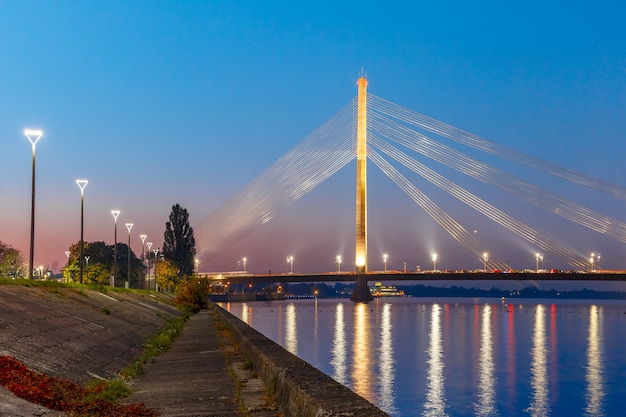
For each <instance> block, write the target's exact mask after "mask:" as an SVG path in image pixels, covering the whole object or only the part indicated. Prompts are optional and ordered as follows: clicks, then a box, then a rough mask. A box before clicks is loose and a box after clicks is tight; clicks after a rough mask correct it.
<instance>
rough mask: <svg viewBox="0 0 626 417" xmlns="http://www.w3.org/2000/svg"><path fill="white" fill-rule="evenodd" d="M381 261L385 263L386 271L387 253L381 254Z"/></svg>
mask: <svg viewBox="0 0 626 417" xmlns="http://www.w3.org/2000/svg"><path fill="white" fill-rule="evenodd" d="M383 263H384V264H385V272H387V254H384V255H383Z"/></svg>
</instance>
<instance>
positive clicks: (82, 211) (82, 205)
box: [76, 180, 89, 284]
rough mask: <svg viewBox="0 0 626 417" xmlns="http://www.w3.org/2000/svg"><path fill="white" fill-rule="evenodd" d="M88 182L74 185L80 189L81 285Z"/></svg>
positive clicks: (81, 281)
mask: <svg viewBox="0 0 626 417" xmlns="http://www.w3.org/2000/svg"><path fill="white" fill-rule="evenodd" d="M88 182H89V181H87V180H76V185H78V188H80V255H79V258H78V263H79V264H80V275H79V282H80V283H81V284H82V283H83V262H84V258H83V257H84V255H83V252H84V246H85V244H84V241H83V231H84V227H83V226H84V224H85V221H84V220H85V216H84V214H85V187H86V186H87V183H88Z"/></svg>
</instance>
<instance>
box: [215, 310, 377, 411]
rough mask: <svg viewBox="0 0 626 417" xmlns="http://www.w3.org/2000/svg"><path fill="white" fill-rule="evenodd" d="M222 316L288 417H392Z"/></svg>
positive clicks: (238, 322) (229, 316)
mask: <svg viewBox="0 0 626 417" xmlns="http://www.w3.org/2000/svg"><path fill="white" fill-rule="evenodd" d="M212 308H216V309H217V311H218V312H219V313H220V315H221V316H222V318H223V319H224V322H225V323H226V325H227V327H228V328H230V330H232V332H233V335H234V337H235V341H236V342H237V343H238V344H239V346H240V348H241V350H242V351H243V352H244V354H245V355H246V356H247V357H249V358H250V359H252V362H253V367H254V370H255V371H256V372H258V374H259V376H260V377H261V379H262V380H263V381H264V382H265V384H266V385H267V387H268V389H269V390H270V392H271V393H272V394H273V395H275V397H276V400H277V401H278V403H279V404H280V406H281V408H282V411H283V412H284V413H285V415H286V416H287V417H333V416H342V417H349V416H359V417H375V416H376V417H378V416H388V414H386V413H384V412H383V411H382V410H380V409H379V408H377V407H375V406H374V405H373V404H371V403H370V402H368V401H367V400H366V399H364V398H363V397H361V396H359V395H357V394H356V393H354V392H352V391H350V390H349V389H348V388H346V387H344V386H343V385H341V384H340V383H338V382H336V381H335V380H334V379H332V378H330V377H328V376H327V375H325V374H324V373H322V372H320V371H319V370H317V369H316V368H314V367H312V366H311V365H310V364H308V363H306V362H305V361H303V360H302V359H300V358H298V357H297V356H295V355H293V354H291V353H290V352H288V351H286V350H285V349H283V348H282V347H281V346H280V345H278V344H276V343H274V342H273V341H271V340H270V339H268V338H267V337H265V336H263V335H262V334H261V333H259V332H257V331H256V330H254V329H253V328H252V327H250V326H248V325H247V324H246V323H244V322H242V321H241V320H239V319H238V318H237V317H235V316H233V315H232V314H230V313H229V312H227V311H226V310H224V309H223V308H221V307H218V306H212Z"/></svg>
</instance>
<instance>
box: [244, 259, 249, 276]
mask: <svg viewBox="0 0 626 417" xmlns="http://www.w3.org/2000/svg"><path fill="white" fill-rule="evenodd" d="M247 262H248V258H243V273H244V274H247V268H246V263H247Z"/></svg>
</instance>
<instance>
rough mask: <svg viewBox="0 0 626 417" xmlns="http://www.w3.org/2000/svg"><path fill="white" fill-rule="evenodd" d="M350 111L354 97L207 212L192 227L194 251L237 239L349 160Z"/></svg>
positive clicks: (206, 252) (211, 251)
mask: <svg viewBox="0 0 626 417" xmlns="http://www.w3.org/2000/svg"><path fill="white" fill-rule="evenodd" d="M355 114H356V99H354V100H352V101H351V102H350V103H348V104H347V105H346V106H344V107H343V108H342V109H340V110H339V111H338V112H337V113H335V115H333V116H332V117H331V118H330V119H329V120H328V121H326V122H325V123H324V124H322V125H321V126H320V127H319V128H318V129H316V130H315V131H313V132H312V133H311V134H309V135H308V136H307V137H305V138H304V139H303V140H302V141H301V142H300V143H299V144H297V145H296V146H295V147H294V148H292V149H291V150H290V151H289V152H287V153H286V154H285V155H283V156H282V157H281V158H279V159H278V160H277V161H276V162H274V163H273V164H272V165H271V166H270V167H269V168H268V169H266V170H265V171H264V172H263V173H262V174H260V175H259V176H258V177H257V178H255V179H254V180H253V181H251V182H250V183H249V184H248V185H247V186H245V187H244V188H243V189H242V190H241V191H239V192H238V193H237V194H235V195H234V196H233V197H231V198H230V199H229V200H228V201H227V202H226V203H225V204H223V205H222V206H221V207H219V208H218V209H217V210H215V211H214V212H213V213H211V214H210V215H209V217H208V218H207V219H206V220H205V221H204V222H203V223H202V224H201V225H200V227H199V228H198V229H197V235H196V236H198V238H197V242H198V247H199V248H200V252H199V256H201V257H207V256H212V255H215V254H217V253H218V251H219V250H220V249H221V248H223V247H225V246H227V245H230V244H232V243H234V242H236V241H238V240H240V239H241V238H243V237H244V236H245V235H247V234H248V233H250V232H251V231H252V230H254V229H255V228H256V227H258V226H260V225H262V224H264V223H267V222H268V221H270V220H271V219H272V218H273V217H274V216H275V215H276V214H277V213H278V212H279V211H281V210H282V209H284V208H285V207H287V206H288V205H289V204H291V203H293V202H294V201H296V200H298V199H300V198H302V197H303V196H304V195H306V194H307V193H308V192H309V191H311V190H312V189H314V188H315V187H316V186H317V185H319V184H320V183H322V182H323V181H325V180H326V179H328V178H329V177H330V176H332V175H333V174H334V173H335V172H337V171H338V170H340V169H341V168H342V167H344V166H345V165H346V164H348V163H349V162H350V161H352V160H353V159H354V158H355V156H356V153H355V147H356V145H355V144H356V117H355Z"/></svg>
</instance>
